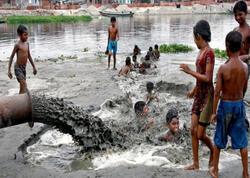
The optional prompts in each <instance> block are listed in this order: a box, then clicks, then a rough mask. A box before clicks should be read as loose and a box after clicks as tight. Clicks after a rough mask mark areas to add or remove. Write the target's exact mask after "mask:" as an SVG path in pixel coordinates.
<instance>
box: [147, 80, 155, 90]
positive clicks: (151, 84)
mask: <svg viewBox="0 0 250 178" xmlns="http://www.w3.org/2000/svg"><path fill="white" fill-rule="evenodd" d="M146 87H147V90H148V91H152V90H153V89H154V84H153V83H152V82H147V84H146Z"/></svg>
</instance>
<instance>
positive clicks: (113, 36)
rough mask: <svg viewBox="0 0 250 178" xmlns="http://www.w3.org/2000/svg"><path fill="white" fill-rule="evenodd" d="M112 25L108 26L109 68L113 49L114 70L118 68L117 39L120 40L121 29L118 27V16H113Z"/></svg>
mask: <svg viewBox="0 0 250 178" xmlns="http://www.w3.org/2000/svg"><path fill="white" fill-rule="evenodd" d="M110 21H111V26H110V27H109V28H108V50H109V55H108V68H107V69H109V68H110V58H111V55H112V50H113V58H114V68H113V69H114V70H116V53H117V41H118V40H119V31H118V28H116V26H115V25H116V18H115V17H111V19H110Z"/></svg>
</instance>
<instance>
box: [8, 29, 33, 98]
mask: <svg viewBox="0 0 250 178" xmlns="http://www.w3.org/2000/svg"><path fill="white" fill-rule="evenodd" d="M17 34H18V36H19V38H20V40H19V41H18V42H17V44H15V46H14V49H13V51H12V54H11V56H10V61H9V67H8V76H9V78H10V79H11V78H12V74H11V65H12V61H13V58H14V56H15V54H16V55H17V60H16V63H15V67H14V69H15V75H16V78H17V81H18V82H19V83H20V90H19V94H21V93H25V92H27V84H26V64H27V60H28V59H29V61H30V63H31V65H32V67H33V74H34V75H36V73H37V70H36V67H35V64H34V62H33V60H32V57H31V55H30V48H29V43H28V42H27V39H28V30H27V28H26V27H25V26H23V25H19V26H18V28H17Z"/></svg>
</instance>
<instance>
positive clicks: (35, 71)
mask: <svg viewBox="0 0 250 178" xmlns="http://www.w3.org/2000/svg"><path fill="white" fill-rule="evenodd" d="M28 58H29V61H30V64H31V65H32V67H33V74H34V75H36V73H37V70H36V66H35V64H34V62H33V60H32V57H31V55H30V46H29V44H28Z"/></svg>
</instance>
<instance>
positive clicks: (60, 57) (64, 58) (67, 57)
mask: <svg viewBox="0 0 250 178" xmlns="http://www.w3.org/2000/svg"><path fill="white" fill-rule="evenodd" d="M70 59H78V57H77V56H76V55H74V56H64V55H61V56H59V57H57V58H49V59H41V58H40V57H38V58H35V59H34V61H35V62H44V61H52V62H57V61H64V60H70Z"/></svg>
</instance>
